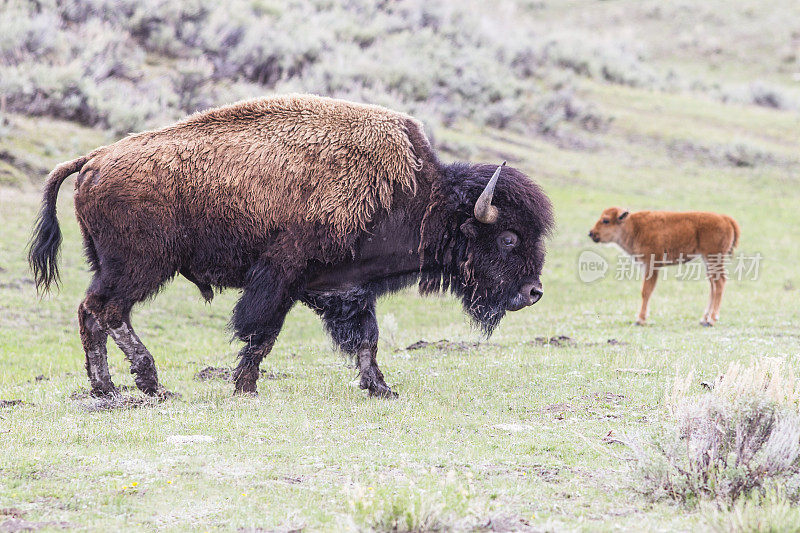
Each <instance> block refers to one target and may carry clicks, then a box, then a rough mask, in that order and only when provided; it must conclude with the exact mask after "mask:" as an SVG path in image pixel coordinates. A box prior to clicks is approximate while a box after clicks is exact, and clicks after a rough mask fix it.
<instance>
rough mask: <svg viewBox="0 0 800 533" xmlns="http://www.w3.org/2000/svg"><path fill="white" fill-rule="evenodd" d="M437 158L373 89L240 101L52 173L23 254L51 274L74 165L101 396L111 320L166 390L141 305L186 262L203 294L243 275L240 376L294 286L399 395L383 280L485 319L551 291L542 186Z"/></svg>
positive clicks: (237, 316) (150, 390) (237, 321)
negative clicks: (137, 326) (380, 348)
mask: <svg viewBox="0 0 800 533" xmlns="http://www.w3.org/2000/svg"><path fill="white" fill-rule="evenodd" d="M495 168H496V167H494V166H489V165H470V164H466V163H453V164H444V163H442V162H441V161H440V160H439V159H438V158H437V156H436V155H435V154H434V152H433V151H432V149H431V146H430V144H429V142H428V140H427V138H426V137H425V134H424V133H423V129H422V126H421V124H420V123H419V122H418V121H416V120H415V119H413V118H411V117H410V116H408V115H405V114H402V113H397V112H394V111H390V110H388V109H384V108H381V107H377V106H370V105H362V104H356V103H351V102H345V101H341V100H333V99H329V98H322V97H317V96H309V95H289V96H283V97H276V98H266V99H258V100H252V101H246V102H241V103H238V104H234V105H230V106H227V107H221V108H217V109H212V110H210V111H206V112H203V113H198V114H195V115H193V116H191V117H189V118H187V119H186V120H184V121H182V122H179V123H177V124H175V125H173V126H169V127H166V128H164V129H160V130H156V131H148V132H144V133H139V134H135V135H131V136H129V137H126V138H124V139H122V140H120V141H118V142H116V143H114V144H112V145H110V146H106V147H102V148H98V149H96V150H94V151H92V152H91V153H89V154H87V155H85V156H83V157H79V158H78V159H75V160H74V161H70V162H67V163H62V164H61V165H59V166H58V167H56V168H55V169H54V170H53V171H52V172H51V173H50V176H49V177H48V180H47V184H46V185H45V189H44V199H43V205H42V209H41V212H40V214H39V218H38V221H37V224H36V227H35V229H34V235H33V239H32V242H31V246H30V253H29V259H30V263H31V267H32V270H33V272H34V275H35V278H36V283H37V287H39V288H40V289H43V290H44V291H46V290H48V289H49V286H50V284H51V283H52V282H53V281H54V280H57V278H58V270H57V266H56V259H57V253H58V248H59V245H60V241H61V232H60V230H59V226H58V220H57V219H56V207H55V206H56V195H57V194H58V189H59V186H60V185H61V183H62V182H63V181H64V179H66V178H67V176H69V175H70V174H72V173H74V172H78V173H79V174H78V177H77V179H76V181H75V211H76V213H77V218H78V222H79V224H80V228H81V231H82V233H83V240H84V246H85V251H86V257H87V259H88V262H89V264H90V266H91V270H92V272H93V278H92V281H91V284H90V285H89V288H88V290H87V295H86V299H85V300H84V301H83V302H82V303H81V304H80V307H79V309H78V319H79V324H80V333H81V339H82V341H83V347H84V350H85V351H86V371H87V373H88V375H89V380H90V382H91V386H92V391H93V393H94V394H95V395H105V394H112V393H115V392H116V389H115V387H114V384H113V383H112V381H111V377H110V375H109V370H108V363H107V359H106V357H107V356H106V339H107V336H108V335H110V336H111V338H112V339H113V340H114V341H115V342H116V343H117V345H118V346H119V347H120V349H121V350H122V351H123V352H124V353H125V356H126V357H127V359H128V360H129V361H130V363H131V372H132V373H133V374H134V375H135V381H136V385H137V386H138V387H139V388H140V389H141V390H142V391H144V392H145V393H147V394H167V393H166V391H165V390H164V389H163V388H162V387H161V385H160V384H159V382H158V377H157V374H156V368H155V362H154V360H153V357H152V355H151V354H150V352H149V351H148V350H147V348H145V346H144V344H143V343H142V341H141V340H140V339H139V337H138V336H137V335H136V333H135V332H134V330H133V327H132V326H131V321H130V313H131V308H132V307H133V306H134V304H136V303H137V302H141V301H143V300H145V299H146V298H148V297H150V296H153V295H154V294H155V293H156V292H157V291H158V290H159V288H160V287H162V286H163V285H164V283H166V282H167V281H168V280H170V279H171V278H173V277H174V276H175V275H177V274H180V275H182V276H184V277H185V278H186V279H188V280H189V281H191V282H192V283H194V284H195V285H197V287H198V288H199V289H200V292H201V294H202V295H203V297H204V298H205V299H206V300H211V298H212V297H213V289H217V290H222V289H224V288H229V287H232V288H236V289H239V290H240V291H241V298H240V299H239V301H238V303H237V304H236V307H235V309H234V311H233V318H232V320H231V326H232V328H233V330H234V332H235V334H236V336H237V337H238V338H239V339H240V340H241V341H243V342H244V343H245V346H244V347H243V348H242V350H241V352H240V354H239V355H240V359H239V364H238V366H237V368H236V369H235V371H234V380H235V384H236V385H235V391H236V392H250V393H254V392H255V391H256V380H257V379H258V376H259V371H258V367H259V364H260V362H261V360H262V359H263V358H264V356H266V355H267V354H268V353H269V352H270V350H271V348H272V346H273V343H274V342H275V339H276V338H277V336H278V333H279V332H280V330H281V327H282V325H283V321H284V318H285V317H286V314H287V313H288V312H289V310H290V309H291V308H292V306H293V305H294V304H295V302H298V301H299V302H302V303H303V304H305V305H307V306H309V307H310V308H311V309H313V310H314V311H315V312H317V313H318V314H319V315H320V317H321V318H322V321H323V322H324V325H325V327H326V329H327V331H328V332H329V333H330V335H331V336H332V338H333V340H334V341H335V343H336V344H337V345H338V346H339V347H340V348H341V349H342V350H343V351H344V352H345V353H347V354H350V355H352V356H353V357H354V358H355V361H356V363H357V366H358V369H359V372H360V381H361V388H363V389H366V390H368V391H369V393H370V394H371V395H377V396H387V397H389V396H394V393H393V392H392V391H391V389H390V388H389V387H388V386H387V385H386V383H385V382H384V378H383V374H382V373H381V371H380V369H379V368H378V364H377V361H376V355H377V345H378V327H377V323H376V319H375V300H376V298H377V297H378V296H380V295H382V294H385V293H388V292H392V291H396V290H398V289H400V288H402V287H405V286H407V285H410V284H412V283H415V282H418V283H419V290H420V292H421V293H423V294H427V293H433V292H438V291H446V290H449V291H450V292H452V293H454V294H456V295H457V296H459V297H460V298H461V300H462V302H463V306H464V309H465V311H466V312H467V313H468V314H469V316H470V317H471V318H472V319H473V322H474V323H475V324H477V325H478V326H480V327H481V328H482V329H483V330H484V331H485V332H486V333H487V334H489V333H491V331H492V330H493V329H494V328H495V326H497V324H498V323H499V321H500V319H501V318H502V317H503V315H504V314H505V312H506V311H515V310H518V309H522V308H523V307H526V306H528V305H531V304H534V303H536V301H537V300H538V299H539V298H540V297H541V296H542V285H541V282H540V279H539V277H540V273H541V271H542V265H543V263H544V256H545V249H544V243H543V239H544V238H545V236H546V235H547V234H548V232H549V231H550V229H551V227H552V224H553V221H552V214H551V205H550V202H549V200H548V198H547V196H546V195H545V194H544V193H543V192H542V190H541V189H540V188H539V187H538V186H537V185H536V184H535V183H534V182H533V181H531V180H530V179H529V178H527V177H526V176H525V175H524V174H522V173H521V172H519V171H517V170H515V169H512V168H509V167H504V166H501V167H500V168H497V169H496V170H495Z"/></svg>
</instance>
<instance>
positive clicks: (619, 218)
mask: <svg viewBox="0 0 800 533" xmlns="http://www.w3.org/2000/svg"><path fill="white" fill-rule="evenodd" d="M629 214H630V211H628V210H627V209H626V210H625V211H623V212H622V213H621V214H620V215H619V217H617V220H625V217H627V216H628V215H629Z"/></svg>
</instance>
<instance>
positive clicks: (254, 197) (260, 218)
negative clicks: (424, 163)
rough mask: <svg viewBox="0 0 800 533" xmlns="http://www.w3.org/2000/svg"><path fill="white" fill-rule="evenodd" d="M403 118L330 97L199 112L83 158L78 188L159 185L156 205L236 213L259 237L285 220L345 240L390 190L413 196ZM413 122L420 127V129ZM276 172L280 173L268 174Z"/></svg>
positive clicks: (384, 204) (98, 193) (96, 192)
mask: <svg viewBox="0 0 800 533" xmlns="http://www.w3.org/2000/svg"><path fill="white" fill-rule="evenodd" d="M407 121H414V122H415V123H416V121H415V120H414V119H412V118H411V117H409V116H408V115H404V114H402V113H397V112H394V111H390V110H388V109H384V108H381V107H377V106H370V105H364V104H356V103H351V102H345V101H342V100H334V99H331V98H323V97H319V96H308V95H288V96H281V97H276V98H268V99H259V100H251V101H246V102H240V103H238V104H233V105H230V106H226V107H221V108H217V109H213V110H211V111H207V112H203V113H197V114H195V115H193V116H191V117H189V118H188V119H186V120H184V121H182V122H179V123H177V124H175V125H173V126H170V127H167V128H164V129H161V130H157V131H148V132H144V133H139V134H136V135H131V136H129V137H127V138H125V139H122V140H120V141H119V142H117V143H114V144H113V145H111V146H108V147H106V148H103V149H99V150H96V151H95V152H93V153H92V154H91V159H90V160H89V161H88V162H87V163H86V164H85V165H84V166H83V173H84V174H91V173H97V174H99V175H101V176H103V179H102V180H98V181H93V180H89V181H88V182H87V186H86V187H81V186H80V184H78V192H79V193H81V192H83V191H85V190H87V189H88V188H91V189H92V190H93V199H94V201H96V202H100V201H102V199H103V198H102V195H103V194H104V193H105V194H108V195H114V196H116V195H117V194H118V193H119V188H120V187H124V188H125V190H126V194H128V195H131V194H134V195H136V194H139V193H141V194H147V195H150V194H152V193H153V191H154V190H157V191H158V193H157V194H158V195H159V198H158V199H159V201H160V202H162V203H163V204H164V205H173V206H175V205H176V202H177V201H178V199H179V198H180V199H182V200H183V201H188V202H189V203H190V205H191V207H192V208H193V209H194V213H192V214H199V213H202V214H203V215H204V216H208V217H225V216H226V215H228V214H229V213H231V212H235V213H236V214H237V216H238V217H240V220H242V219H241V217H245V220H246V223H248V224H253V225H255V226H258V227H259V228H260V229H261V230H262V231H264V232H265V233H266V232H267V231H270V230H272V229H274V228H276V227H278V226H281V225H283V224H286V223H293V222H297V223H300V222H303V221H306V222H311V223H319V224H322V225H325V226H330V227H331V228H333V235H336V236H340V237H341V236H344V235H347V234H350V233H352V232H354V231H358V230H363V229H365V227H366V225H367V223H369V222H370V220H372V216H373V214H374V213H375V211H376V209H378V208H383V209H389V208H390V207H391V204H392V195H393V193H394V190H395V188H396V187H398V186H399V187H402V188H403V189H404V190H405V191H409V192H413V191H414V190H415V189H416V182H415V175H414V173H415V171H416V170H419V167H420V161H419V160H418V159H417V157H416V156H415V155H414V152H413V150H411V143H410V141H409V138H408V133H407V130H406V124H407ZM420 127H421V126H420ZM274 176H281V179H274Z"/></svg>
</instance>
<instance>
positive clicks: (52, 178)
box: [28, 156, 89, 293]
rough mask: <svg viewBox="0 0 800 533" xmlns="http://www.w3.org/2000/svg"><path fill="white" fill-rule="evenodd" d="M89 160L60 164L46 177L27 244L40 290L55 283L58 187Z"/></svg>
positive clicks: (84, 157)
mask: <svg viewBox="0 0 800 533" xmlns="http://www.w3.org/2000/svg"><path fill="white" fill-rule="evenodd" d="M88 160H89V158H88V156H83V157H79V158H78V159H75V160H73V161H68V162H66V163H61V164H60V165H58V166H57V167H56V168H54V169H53V171H52V172H50V175H49V176H48V177H47V183H46V184H45V186H44V195H43V197H42V207H41V209H40V210H39V215H38V216H37V217H36V224H35V225H34V228H33V235H32V236H31V240H30V243H29V244H28V264H29V265H30V267H31V270H32V271H33V277H34V280H35V281H36V290H37V292H39V293H46V292H48V291H49V290H50V285H51V284H52V283H53V282H54V281H55V282H56V284H58V249H59V247H60V246H61V228H60V227H59V226H58V218H57V217H56V199H57V197H58V189H59V187H61V183H62V182H63V181H64V180H65V179H67V177H68V176H69V175H70V174H73V173H75V172H77V171H79V170H80V169H81V168H82V167H83V165H85V164H86V161H88Z"/></svg>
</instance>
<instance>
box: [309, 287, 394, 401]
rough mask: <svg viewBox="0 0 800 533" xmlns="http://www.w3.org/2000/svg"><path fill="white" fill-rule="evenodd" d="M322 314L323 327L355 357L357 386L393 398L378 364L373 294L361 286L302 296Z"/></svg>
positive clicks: (380, 395)
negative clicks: (359, 287) (332, 292)
mask: <svg viewBox="0 0 800 533" xmlns="http://www.w3.org/2000/svg"><path fill="white" fill-rule="evenodd" d="M303 301H304V302H305V303H306V304H307V305H308V306H309V307H311V308H312V309H313V310H314V311H316V313H317V314H318V315H319V316H320V317H321V318H322V322H323V323H324V325H325V329H326V330H327V331H328V333H329V334H330V335H331V338H332V339H333V341H334V342H335V343H336V345H337V346H338V347H339V349H340V350H342V351H343V352H344V353H346V354H349V355H351V356H352V357H354V358H355V360H356V364H357V365H358V372H359V374H360V384H359V386H360V387H361V388H362V389H364V390H366V391H367V392H369V395H370V396H377V397H380V398H396V397H397V393H395V392H394V391H392V389H391V388H389V386H388V385H387V384H386V381H384V378H383V372H381V369H380V368H379V367H378V359H377V355H378V321H377V319H376V317H375V295H374V294H373V293H371V292H369V291H366V290H362V289H354V290H350V291H347V292H346V293H340V294H334V295H331V294H325V295H307V296H306V297H305V298H304V300H303Z"/></svg>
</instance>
